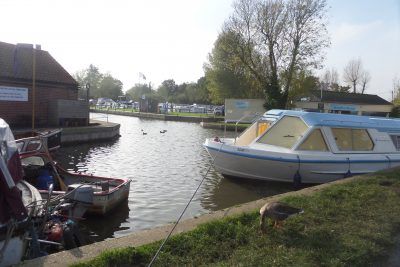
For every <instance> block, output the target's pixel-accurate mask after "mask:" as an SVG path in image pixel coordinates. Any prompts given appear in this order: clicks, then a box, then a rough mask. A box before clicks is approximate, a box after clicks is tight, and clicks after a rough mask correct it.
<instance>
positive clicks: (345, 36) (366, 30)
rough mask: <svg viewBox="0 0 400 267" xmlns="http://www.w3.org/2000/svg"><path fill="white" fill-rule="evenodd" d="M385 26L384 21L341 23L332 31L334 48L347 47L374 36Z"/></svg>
mask: <svg viewBox="0 0 400 267" xmlns="http://www.w3.org/2000/svg"><path fill="white" fill-rule="evenodd" d="M382 25H383V23H382V21H380V20H377V21H372V22H368V23H364V24H350V23H346V22H344V23H341V24H340V25H339V26H337V27H336V28H334V29H332V46H339V45H345V44H347V43H349V42H354V41H359V40H361V39H362V38H364V37H365V36H366V35H368V34H374V32H376V31H377V29H379V28H381V27H382Z"/></svg>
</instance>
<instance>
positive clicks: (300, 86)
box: [288, 71, 319, 106]
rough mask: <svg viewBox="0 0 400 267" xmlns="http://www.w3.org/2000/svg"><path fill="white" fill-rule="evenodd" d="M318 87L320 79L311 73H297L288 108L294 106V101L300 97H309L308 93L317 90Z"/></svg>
mask: <svg viewBox="0 0 400 267" xmlns="http://www.w3.org/2000/svg"><path fill="white" fill-rule="evenodd" d="M318 86H319V80H318V78H317V77H315V76H313V75H312V74H311V72H310V71H299V72H296V73H295V76H294V79H293V82H292V90H290V94H289V103H288V106H292V103H293V100H296V99H297V98H298V97H299V96H302V95H307V94H308V92H310V91H311V90H315V89H316V88H318Z"/></svg>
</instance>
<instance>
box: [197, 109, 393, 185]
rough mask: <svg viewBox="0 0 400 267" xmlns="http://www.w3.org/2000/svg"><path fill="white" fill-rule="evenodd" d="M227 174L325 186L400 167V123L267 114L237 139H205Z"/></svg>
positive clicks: (324, 115)
mask: <svg viewBox="0 0 400 267" xmlns="http://www.w3.org/2000/svg"><path fill="white" fill-rule="evenodd" d="M204 147H205V148H206V149H207V151H208V152H209V154H210V155H211V156H212V157H213V159H214V165H215V168H216V170H217V171H219V172H220V173H222V174H223V175H227V176H234V177H241V178H248V179H259V180H271V181H281V182H294V183H325V182H330V181H334V180H338V179H342V178H345V177H349V176H352V175H356V174H365V173H371V172H375V171H378V170H382V169H386V168H390V167H395V166H399V165H400V120H398V119H391V118H379V117H367V116H355V115H341V114H330V113H314V112H304V111H292V110H271V111H268V112H266V113H265V114H264V116H262V117H261V118H260V119H258V120H257V121H256V122H255V123H253V124H252V125H251V126H250V127H249V128H247V130H245V131H244V132H243V133H242V134H241V135H240V136H239V137H237V138H210V139H206V141H205V143H204Z"/></svg>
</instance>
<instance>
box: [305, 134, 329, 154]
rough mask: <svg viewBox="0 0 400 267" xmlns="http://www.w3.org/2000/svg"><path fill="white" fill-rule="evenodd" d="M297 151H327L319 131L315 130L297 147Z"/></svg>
mask: <svg viewBox="0 0 400 267" xmlns="http://www.w3.org/2000/svg"><path fill="white" fill-rule="evenodd" d="M298 150H311V151H329V149H328V146H327V145H326V142H325V139H324V137H323V135H322V132H321V130H320V129H315V130H314V131H313V132H312V133H311V134H310V135H309V136H308V137H307V138H306V140H304V142H303V143H302V144H301V145H300V146H299V148H298Z"/></svg>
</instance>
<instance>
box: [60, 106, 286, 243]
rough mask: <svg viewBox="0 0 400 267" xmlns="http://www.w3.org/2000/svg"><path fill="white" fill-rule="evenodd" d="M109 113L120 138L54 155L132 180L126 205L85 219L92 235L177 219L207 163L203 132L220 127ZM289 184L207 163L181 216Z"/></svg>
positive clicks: (77, 166)
mask: <svg viewBox="0 0 400 267" xmlns="http://www.w3.org/2000/svg"><path fill="white" fill-rule="evenodd" d="M95 115H96V117H98V114H95ZM108 119H109V121H112V122H117V123H120V124H121V128H120V133H121V137H120V138H118V139H117V140H114V141H113V142H102V143H96V144H80V145H75V146H67V147H62V148H61V149H60V150H59V151H58V152H57V155H56V159H57V160H58V161H59V162H60V164H61V165H62V166H64V167H65V168H67V169H68V170H74V171H82V172H88V173H93V174H95V175H98V176H106V177H123V178H129V179H131V180H132V182H131V187H130V195H129V199H128V203H127V206H126V205H125V208H121V209H120V210H117V211H116V212H114V213H112V214H110V215H109V216H107V218H105V219H103V220H100V219H98V218H96V219H93V218H89V219H88V220H87V222H85V225H86V227H87V229H88V232H89V235H90V236H91V237H92V238H94V239H95V240H96V241H98V240H101V239H104V238H109V237H116V236H120V235H125V234H127V233H131V232H134V231H138V230H142V229H148V228H152V227H155V226H159V225H163V224H166V223H170V222H174V221H176V219H177V218H178V216H179V214H180V213H181V211H182V210H183V208H184V207H185V205H186V204H187V201H188V200H189V199H190V197H191V196H192V194H193V192H194V190H195V189H196V187H197V186H198V184H199V183H200V181H201V180H202V178H203V176H204V175H205V174H206V173H207V170H208V169H209V167H210V164H211V163H210V162H211V159H210V157H209V155H208V153H207V152H206V151H205V149H204V148H203V147H202V143H203V142H204V140H205V138H207V137H210V136H223V131H220V130H210V129H203V128H202V127H201V126H200V125H199V124H198V123H183V122H169V121H158V120H145V119H139V118H135V117H125V116H113V115H110V116H109V118H108ZM142 130H143V131H145V132H146V133H147V135H143V133H142V132H143V131H142ZM162 130H167V132H165V133H164V134H161V133H160V131H162ZM228 134H229V135H233V134H234V133H228ZM289 190H291V188H290V186H286V185H282V184H280V185H275V184H270V183H260V182H255V181H247V180H246V181H244V180H237V179H236V180H232V179H226V178H224V177H222V176H221V175H219V174H218V173H216V172H215V171H214V169H213V168H211V169H210V172H209V173H208V176H207V178H206V180H205V182H204V184H203V186H202V187H201V188H200V191H199V192H198V194H197V195H196V197H195V198H194V200H193V202H192V204H191V205H190V206H189V208H188V210H187V212H186V214H185V216H184V218H191V217H194V216H198V215H201V214H204V213H207V212H209V211H213V210H218V209H222V208H226V207H229V206H233V205H236V204H240V203H244V202H249V201H252V200H255V199H258V198H261V197H265V196H269V195H273V194H276V193H280V192H286V191H289ZM110 218H113V219H112V220H110ZM114 218H116V219H115V220H114Z"/></svg>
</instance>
